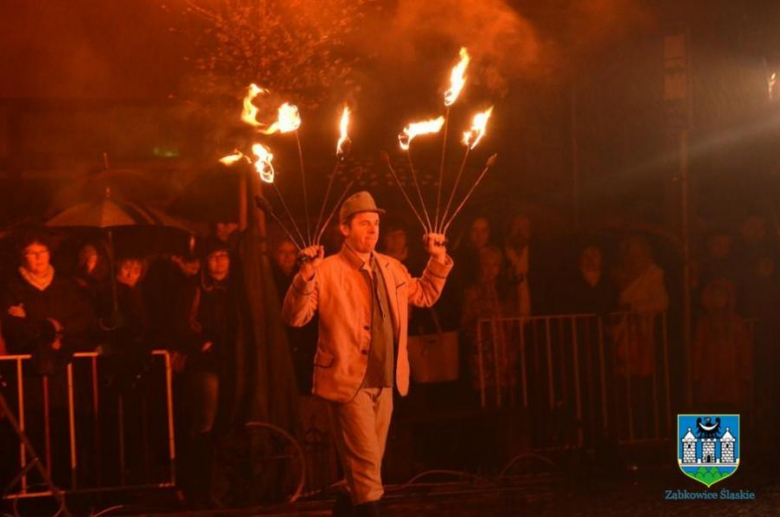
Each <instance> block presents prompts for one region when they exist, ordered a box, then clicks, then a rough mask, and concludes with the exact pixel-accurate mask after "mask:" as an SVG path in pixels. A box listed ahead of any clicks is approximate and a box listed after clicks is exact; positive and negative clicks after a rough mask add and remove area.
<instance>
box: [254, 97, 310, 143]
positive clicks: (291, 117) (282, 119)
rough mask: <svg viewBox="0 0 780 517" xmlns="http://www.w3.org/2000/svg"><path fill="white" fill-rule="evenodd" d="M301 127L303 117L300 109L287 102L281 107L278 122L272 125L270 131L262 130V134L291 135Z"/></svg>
mask: <svg viewBox="0 0 780 517" xmlns="http://www.w3.org/2000/svg"><path fill="white" fill-rule="evenodd" d="M299 127H301V115H300V114H299V113H298V107H297V106H295V105H294V104H290V103H288V102H285V103H284V104H282V105H281V106H279V114H278V116H277V119H276V122H274V123H273V124H271V127H269V128H268V129H261V130H260V132H261V133H264V134H266V135H273V134H274V133H290V132H292V131H295V130H297V129H298V128H299Z"/></svg>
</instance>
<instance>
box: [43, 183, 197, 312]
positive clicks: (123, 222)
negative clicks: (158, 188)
mask: <svg viewBox="0 0 780 517" xmlns="http://www.w3.org/2000/svg"><path fill="white" fill-rule="evenodd" d="M46 226H48V227H52V228H97V229H100V230H104V231H106V232H107V236H108V252H109V253H108V254H109V265H110V269H111V271H112V274H111V291H112V298H113V303H114V317H116V315H117V312H118V305H117V296H116V279H115V277H114V275H113V270H114V230H117V229H121V228H128V227H156V228H174V229H177V230H180V231H182V232H187V233H189V234H190V235H195V234H197V233H199V232H198V231H197V230H196V228H195V226H194V225H193V224H191V223H189V222H187V221H184V220H182V219H178V218H175V217H173V216H170V215H168V214H166V213H165V212H163V211H162V210H159V209H155V208H150V207H145V206H142V205H140V204H137V203H130V202H126V201H121V200H118V199H114V198H112V197H111V191H110V190H109V189H107V190H106V191H105V195H104V196H103V197H102V198H100V199H99V200H97V201H88V202H83V203H78V204H76V205H74V206H72V207H70V208H67V209H65V210H63V211H62V212H60V213H59V214H57V215H55V216H54V217H52V218H50V219H49V220H48V221H46Z"/></svg>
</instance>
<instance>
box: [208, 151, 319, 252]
mask: <svg viewBox="0 0 780 517" xmlns="http://www.w3.org/2000/svg"><path fill="white" fill-rule="evenodd" d="M252 154H254V155H255V157H256V158H257V159H256V160H255V161H254V162H253V161H252V160H251V159H250V158H249V156H247V155H245V154H244V153H242V152H241V151H239V150H237V149H236V150H234V151H233V154H229V155H227V156H223V157H222V158H220V160H219V161H220V163H222V164H224V165H227V166H228V167H230V166H232V165H235V164H236V163H238V162H240V161H244V160H245V161H246V162H247V163H251V164H252V165H253V166H254V168H255V171H257V174H258V175H259V176H260V179H261V180H262V181H263V182H264V183H268V184H270V185H271V187H272V188H273V190H274V192H276V195H277V196H278V197H279V201H280V202H281V203H282V206H283V207H284V209H285V211H286V213H287V216H288V217H289V218H290V222H291V223H292V224H293V227H294V228H295V231H296V232H297V233H298V236H299V237H300V238H301V241H300V242H301V243H303V242H305V241H304V239H303V235H302V234H301V230H300V229H299V228H298V225H297V224H296V223H295V219H294V218H293V216H292V214H291V213H290V209H289V208H288V207H287V203H286V202H285V201H284V198H283V197H282V193H281V192H279V189H278V188H276V184H275V183H274V177H275V171H274V166H273V163H272V162H273V159H274V155H273V154H272V153H271V150H270V149H268V148H267V147H266V146H264V145H263V144H258V143H255V144H253V145H252ZM266 204H267V206H263V207H260V208H261V209H263V210H264V211H265V212H267V213H268V214H270V215H271V217H273V218H274V220H276V222H277V223H279V226H280V227H281V228H282V230H284V232H285V233H286V234H287V236H288V237H290V240H291V241H292V242H293V244H295V246H296V247H297V248H298V249H299V250H300V249H301V244H299V242H298V240H297V239H295V238H294V237H293V236H292V232H290V230H288V229H287V227H286V226H285V224H284V223H283V222H282V221H281V219H279V217H278V216H277V215H276V214H275V213H274V212H273V210H272V209H271V208H270V204H268V203H267V202H266ZM258 206H259V205H258Z"/></svg>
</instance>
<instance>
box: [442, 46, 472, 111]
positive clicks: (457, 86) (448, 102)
mask: <svg viewBox="0 0 780 517" xmlns="http://www.w3.org/2000/svg"><path fill="white" fill-rule="evenodd" d="M470 60H471V58H470V57H469V53H468V51H467V50H466V47H461V49H460V62H458V64H457V65H455V67H454V68H453V69H452V72H450V89H449V90H447V91H446V92H445V93H444V105H445V106H452V105H453V104H454V103H455V101H456V100H457V99H458V95H460V92H461V90H462V89H463V86H464V85H465V84H466V68H467V67H468V66H469V61H470Z"/></svg>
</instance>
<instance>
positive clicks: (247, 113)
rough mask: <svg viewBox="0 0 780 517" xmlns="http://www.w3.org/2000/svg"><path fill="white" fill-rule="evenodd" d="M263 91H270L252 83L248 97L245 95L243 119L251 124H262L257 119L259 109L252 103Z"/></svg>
mask: <svg viewBox="0 0 780 517" xmlns="http://www.w3.org/2000/svg"><path fill="white" fill-rule="evenodd" d="M261 93H268V90H266V89H264V88H260V87H259V86H257V85H256V84H250V85H249V88H248V92H247V95H246V97H244V111H243V112H242V113H241V120H243V121H244V122H246V123H247V124H249V125H250V126H255V127H257V126H260V125H261V124H260V122H258V121H257V113H258V109H257V108H256V107H255V105H254V104H252V101H253V100H254V99H255V97H257V96H258V95H260V94H261Z"/></svg>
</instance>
